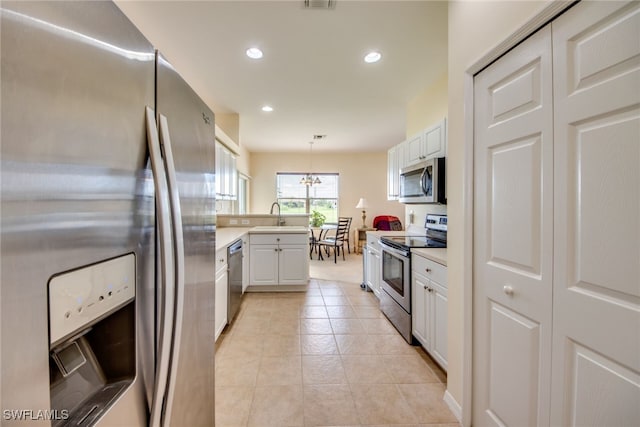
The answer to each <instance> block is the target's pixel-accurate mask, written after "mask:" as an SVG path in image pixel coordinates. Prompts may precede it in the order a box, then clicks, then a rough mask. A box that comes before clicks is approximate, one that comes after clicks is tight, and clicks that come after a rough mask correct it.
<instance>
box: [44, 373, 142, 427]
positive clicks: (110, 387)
mask: <svg viewBox="0 0 640 427" xmlns="http://www.w3.org/2000/svg"><path fill="white" fill-rule="evenodd" d="M130 384H131V380H122V381H118V382H115V383H111V384H106V385H105V386H104V387H102V389H100V390H98V391H97V392H96V393H95V394H93V395H92V396H91V397H90V398H89V399H87V400H86V401H84V402H82V404H81V405H80V406H79V407H77V408H75V409H74V411H73V412H72V413H70V414H69V418H68V419H67V420H64V421H62V422H59V423H54V424H53V427H57V426H62V425H74V426H76V425H77V426H90V425H93V424H94V422H95V421H96V420H97V419H98V418H99V417H100V416H101V415H102V413H103V412H104V411H105V409H107V408H109V407H110V406H111V405H112V403H113V401H114V400H115V399H116V398H117V397H118V396H119V395H120V393H121V392H123V391H124V390H125V389H126V388H127V387H128V386H129V385H130Z"/></svg>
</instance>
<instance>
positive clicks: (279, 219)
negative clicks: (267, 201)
mask: <svg viewBox="0 0 640 427" xmlns="http://www.w3.org/2000/svg"><path fill="white" fill-rule="evenodd" d="M276 206H277V207H278V225H284V220H283V219H282V215H281V214H280V203H278V202H273V203H272V204H271V210H270V211H269V215H273V208H274V207H276Z"/></svg>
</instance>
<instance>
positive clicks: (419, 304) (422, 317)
mask: <svg viewBox="0 0 640 427" xmlns="http://www.w3.org/2000/svg"><path fill="white" fill-rule="evenodd" d="M411 282H412V283H411V298H412V301H411V322H412V333H413V336H414V337H415V338H416V339H417V340H418V341H420V344H422V346H423V347H424V348H425V349H427V350H428V348H429V331H428V330H427V303H428V297H427V295H428V293H427V286H428V283H429V280H428V279H427V278H426V277H424V276H423V275H421V274H417V273H416V272H415V271H414V272H413V273H412V277H411Z"/></svg>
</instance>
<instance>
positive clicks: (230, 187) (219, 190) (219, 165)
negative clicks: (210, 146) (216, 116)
mask: <svg viewBox="0 0 640 427" xmlns="http://www.w3.org/2000/svg"><path fill="white" fill-rule="evenodd" d="M237 198H238V169H237V166H236V155H235V154H234V153H232V152H231V151H230V150H229V149H227V148H226V147H225V146H224V145H222V144H220V143H219V142H216V199H217V200H236V199H237Z"/></svg>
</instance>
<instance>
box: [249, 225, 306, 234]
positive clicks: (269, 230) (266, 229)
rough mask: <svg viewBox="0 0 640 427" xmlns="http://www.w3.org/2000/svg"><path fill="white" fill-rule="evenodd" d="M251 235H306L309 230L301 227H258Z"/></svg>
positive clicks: (252, 230)
mask: <svg viewBox="0 0 640 427" xmlns="http://www.w3.org/2000/svg"><path fill="white" fill-rule="evenodd" d="M250 232H251V233H308V232H309V228H308V227H305V226H303V225H258V226H255V227H253V228H251V230H250Z"/></svg>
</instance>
